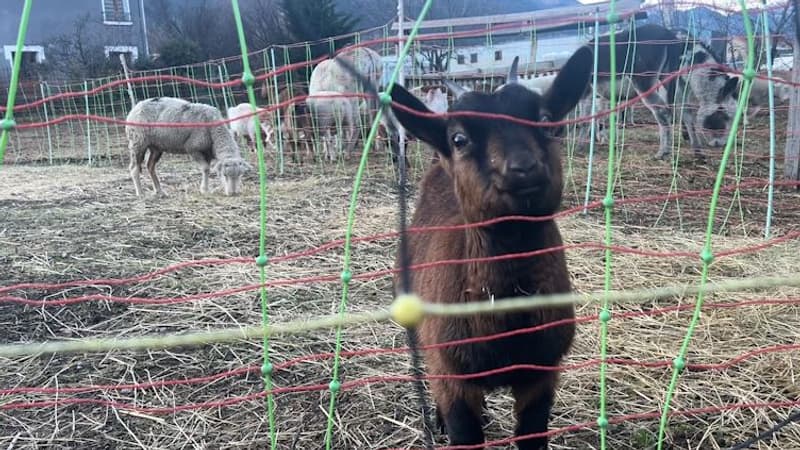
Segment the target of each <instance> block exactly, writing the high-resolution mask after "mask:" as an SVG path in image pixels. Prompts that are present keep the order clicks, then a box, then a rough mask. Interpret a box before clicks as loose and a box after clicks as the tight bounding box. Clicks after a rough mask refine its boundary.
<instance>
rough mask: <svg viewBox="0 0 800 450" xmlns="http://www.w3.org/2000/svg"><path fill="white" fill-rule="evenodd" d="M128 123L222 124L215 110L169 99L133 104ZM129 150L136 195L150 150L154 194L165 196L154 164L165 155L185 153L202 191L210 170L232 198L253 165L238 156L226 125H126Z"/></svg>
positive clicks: (237, 149) (139, 190)
mask: <svg viewBox="0 0 800 450" xmlns="http://www.w3.org/2000/svg"><path fill="white" fill-rule="evenodd" d="M126 121H128V122H132V123H203V122H217V121H222V114H221V113H220V112H219V110H218V109H217V108H214V107H213V106H210V105H205V104H202V103H189V102H188V101H186V100H183V99H179V98H172V97H160V98H150V99H147V100H142V101H140V102H139V103H137V104H136V105H135V106H134V107H133V108H132V109H131V112H130V113H129V114H128V117H127V118H126ZM125 136H126V137H127V138H128V150H129V151H130V159H131V162H130V173H131V178H132V179H133V185H134V188H135V189H136V195H137V196H141V195H142V187H141V182H140V179H139V177H140V174H141V172H142V162H144V156H145V152H147V151H148V150H149V151H150V154H149V157H148V160H147V170H148V172H149V173H150V179H151V180H152V181H153V188H154V189H155V192H156V194H157V195H164V192H163V191H162V190H161V183H160V182H159V180H158V177H157V176H156V170H155V166H156V164H157V163H158V160H159V159H161V156H162V154H164V153H185V154H188V155H189V156H190V157H192V159H194V160H195V161H196V162H197V163H198V164H199V165H200V170H201V173H202V180H201V182H200V191H201V192H203V193H206V192H208V178H209V174H210V172H211V171H212V170H213V171H215V172H217V174H218V175H219V177H220V178H221V180H222V184H223V187H224V189H225V195H236V194H238V193H239V191H240V189H241V177H242V175H244V174H245V173H246V172H247V171H248V170H251V169H252V166H251V165H250V164H248V163H247V161H245V160H244V159H242V156H241V154H240V152H239V146H238V145H237V144H236V140H235V139H234V138H233V135H232V134H231V131H230V129H229V128H228V127H226V126H225V125H215V126H211V127H202V126H200V127H191V128H189V127H161V126H159V127H148V126H139V125H131V124H129V125H125Z"/></svg>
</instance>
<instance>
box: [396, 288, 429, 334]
mask: <svg viewBox="0 0 800 450" xmlns="http://www.w3.org/2000/svg"><path fill="white" fill-rule="evenodd" d="M391 313H392V319H394V321H395V322H397V323H399V324H400V325H402V326H403V327H405V328H414V327H416V326H417V324H419V322H421V321H422V316H423V315H424V311H423V310H422V300H421V299H420V298H419V297H418V296H416V295H414V294H401V295H398V296H397V298H396V299H395V301H394V303H392V309H391Z"/></svg>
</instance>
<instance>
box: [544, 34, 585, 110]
mask: <svg viewBox="0 0 800 450" xmlns="http://www.w3.org/2000/svg"><path fill="white" fill-rule="evenodd" d="M592 64H593V56H592V51H591V50H589V47H587V46H582V47H581V48H579V49H578V50H576V51H575V53H573V54H572V56H570V58H569V59H568V60H567V62H566V63H564V65H563V66H562V67H561V70H560V71H559V72H558V75H557V76H556V79H555V80H553V84H551V85H550V88H549V89H548V90H547V92H545V94H544V102H543V109H544V111H542V119H543V120H548V121H560V120H561V119H563V118H564V117H566V115H567V114H569V112H570V111H572V109H573V108H575V106H576V105H577V104H578V102H579V101H580V99H581V97H583V94H584V92H586V87H587V85H588V84H589V77H590V75H591V73H592Z"/></svg>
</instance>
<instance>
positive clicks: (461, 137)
mask: <svg viewBox="0 0 800 450" xmlns="http://www.w3.org/2000/svg"><path fill="white" fill-rule="evenodd" d="M450 140H452V141H453V145H455V147H456V148H464V146H466V145H467V143H468V142H469V138H467V135H466V134H464V133H455V134H453V136H452V137H451V138H450Z"/></svg>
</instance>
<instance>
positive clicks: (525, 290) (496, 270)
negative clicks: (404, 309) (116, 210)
mask: <svg viewBox="0 0 800 450" xmlns="http://www.w3.org/2000/svg"><path fill="white" fill-rule="evenodd" d="M576 55H579V56H581V57H580V58H573V59H571V60H570V61H569V62H568V63H567V64H566V65H565V66H564V67H563V68H562V70H561V71H560V73H559V74H558V76H557V77H556V79H555V80H554V81H553V83H552V86H551V87H550V89H548V91H547V92H546V93H545V94H544V95H539V94H537V93H535V92H532V91H530V90H528V89H526V88H525V87H523V86H521V85H519V84H518V83H514V82H511V83H508V84H506V85H504V86H502V87H501V88H499V89H498V90H496V91H495V92H493V93H490V94H486V93H478V92H469V93H460V95H459V94H457V95H456V100H455V102H454V103H453V105H452V106H451V107H450V110H449V112H450V113H453V112H462V111H474V112H483V113H493V114H504V115H509V116H513V117H515V118H519V119H524V120H529V121H538V122H554V121H559V120H561V119H563V118H564V117H565V116H566V115H567V114H568V113H569V112H570V111H571V110H572V109H573V108H574V107H575V105H576V104H577V103H578V101H579V100H580V98H581V96H582V94H583V92H584V90H585V87H586V86H587V84H588V83H589V75H590V73H591V70H592V57H591V52H589V51H588V50H587V49H583V50H578V53H576ZM362 82H364V84H365V85H366V84H367V82H366V80H364V79H363V78H362ZM372 91H373V93H375V91H376V89H373V90H372ZM391 94H392V100H393V101H394V102H396V103H398V104H399V105H402V106H404V107H406V108H410V109H411V110H413V111H417V112H420V113H430V112H431V111H430V110H429V109H428V108H427V107H425V105H424V104H423V103H422V101H421V100H420V99H419V98H417V97H416V96H414V95H413V94H411V93H410V92H409V91H407V90H406V89H405V88H403V87H402V86H400V85H395V86H394V87H393V88H392V92H391ZM393 109H394V117H396V119H397V120H398V121H399V122H400V124H401V125H402V126H403V127H404V128H405V129H406V130H408V131H409V132H410V133H411V134H413V135H414V136H416V137H417V138H419V139H421V140H422V141H424V142H426V143H428V144H429V145H430V146H432V147H433V148H434V149H435V151H436V152H437V153H438V154H439V161H438V162H435V163H434V164H432V165H431V166H430V167H429V169H428V170H427V172H426V173H425V175H424V177H423V180H422V182H421V184H420V190H419V191H420V193H419V199H418V202H417V206H416V210H415V212H414V217H413V219H412V221H411V224H410V226H412V227H414V228H418V227H442V228H447V227H458V226H461V225H464V224H466V223H474V222H478V221H485V220H489V219H495V218H499V217H504V216H511V215H514V216H548V215H552V214H554V213H555V212H557V211H558V209H559V206H560V203H561V196H562V187H563V179H562V166H561V151H560V149H559V148H557V145H556V139H555V137H556V136H557V135H558V134H559V132H560V130H561V128H560V127H559V128H557V129H555V130H554V129H553V128H552V127H533V126H528V125H522V124H518V123H515V122H511V121H507V120H500V119H488V118H477V117H452V116H451V117H448V118H443V117H429V116H420V115H416V114H412V113H410V112H407V111H406V110H404V109H401V108H399V107H396V106H394V107H393ZM560 245H562V240H561V236H560V234H559V230H558V227H557V225H556V222H555V220H553V219H552V218H545V219H543V220H539V221H526V220H508V221H504V222H500V223H495V224H492V225H487V226H483V227H476V228H468V229H463V228H462V229H451V230H444V231H442V230H440V231H435V232H427V233H413V234H410V235H409V236H408V253H407V254H408V257H409V261H408V262H409V263H410V264H414V265H417V264H428V263H433V262H435V261H455V260H464V259H473V258H474V259H481V258H487V257H496V256H500V255H504V254H509V253H520V252H532V251H537V250H544V249H549V248H554V247H558V246H560ZM401 262H402V261H401V260H400V256H398V259H397V262H396V267H400V266H401ZM410 281H411V292H414V293H416V294H417V295H419V296H420V297H421V298H422V299H423V300H426V301H430V302H445V303H467V302H472V301H485V300H489V299H492V300H494V301H498V302H502V301H503V299H505V298H508V297H517V296H527V295H537V294H554V293H564V292H568V291H570V290H571V286H570V277H569V273H568V271H567V265H566V259H565V256H564V252H563V250H552V251H549V252H546V253H542V254H538V255H536V256H527V257H524V258H515V259H508V260H503V261H492V262H486V261H478V260H475V262H468V263H466V264H447V265H438V266H434V267H429V268H426V269H423V270H419V271H414V272H412V273H411V274H410ZM394 283H395V294H398V290H399V283H400V275H399V274H398V275H397V277H396V278H395V280H394ZM573 318H574V308H573V307H572V305H566V306H557V307H546V308H539V309H535V310H530V311H526V312H517V313H508V314H504V315H496V316H488V315H483V316H451V317H442V316H431V317H426V318H424V319H423V321H422V324H421V325H420V326H419V328H418V329H417V332H418V333H419V337H420V342H421V343H422V344H423V345H432V344H439V343H444V342H448V341H453V340H459V339H466V338H475V337H481V336H489V335H494V334H497V333H502V332H508V331H512V330H517V329H521V328H528V327H533V326H537V325H545V324H548V323H552V322H557V321H562V320H564V321H565V323H561V324H558V325H554V326H552V327H550V328H547V329H545V330H542V331H539V332H536V333H527V334H519V335H515V336H513V337H506V338H502V339H494V340H491V341H485V342H481V343H473V344H465V345H458V346H451V347H443V348H435V349H430V350H428V351H426V354H425V357H426V363H427V367H428V371H429V373H430V375H432V376H433V379H431V380H430V386H431V390H432V393H433V397H434V399H435V401H436V405H437V413H438V414H437V415H438V417H439V419H440V424H441V423H442V422H443V424H444V428H445V429H446V431H447V434H448V435H449V438H450V444H451V445H474V444H481V443H483V442H484V434H483V431H482V423H481V409H482V404H483V401H484V395H485V393H486V392H487V391H491V390H494V389H496V388H499V387H502V386H509V387H511V392H512V394H513V395H514V397H515V402H516V404H515V406H514V411H515V413H516V418H517V428H516V432H515V434H516V435H517V436H522V435H527V434H532V433H543V432H546V431H547V426H548V421H549V417H550V409H551V407H552V405H553V398H554V394H555V389H556V384H557V379H558V372H557V371H555V370H523V369H517V370H510V371H507V372H503V373H498V374H492V375H483V376H480V377H476V378H470V379H469V380H464V379H456V378H447V379H443V378H437V377H439V376H448V375H450V376H458V375H465V374H475V373H477V372H485V371H490V370H495V369H500V368H507V367H509V366H513V365H518V364H535V365H543V366H551V367H555V366H557V365H558V364H559V363H560V361H561V359H562V358H563V356H564V355H565V354H566V353H567V352H568V350H569V348H570V347H571V345H572V341H573V336H574V333H575V325H574V323H573V322H570V319H573ZM547 441H548V439H547V438H546V437H536V438H532V439H524V440H519V441H518V442H517V446H518V448H520V449H523V450H532V449H543V448H546V446H547Z"/></svg>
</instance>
